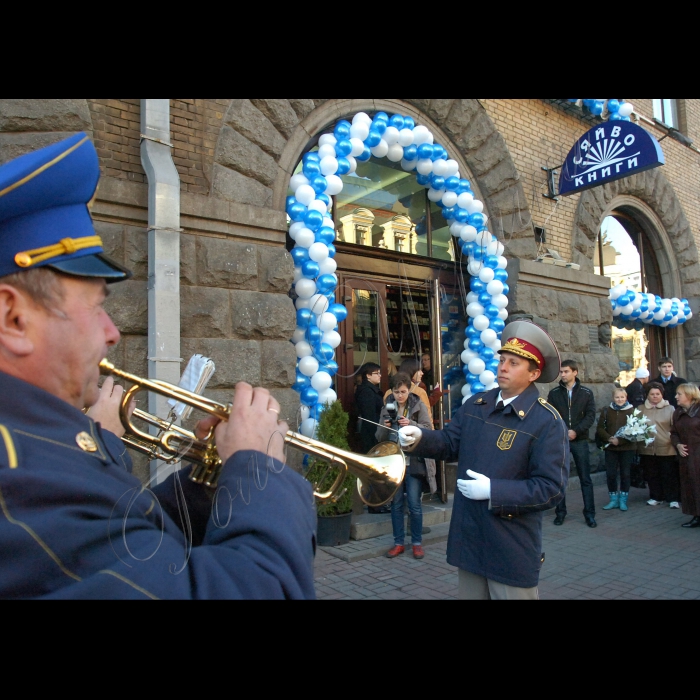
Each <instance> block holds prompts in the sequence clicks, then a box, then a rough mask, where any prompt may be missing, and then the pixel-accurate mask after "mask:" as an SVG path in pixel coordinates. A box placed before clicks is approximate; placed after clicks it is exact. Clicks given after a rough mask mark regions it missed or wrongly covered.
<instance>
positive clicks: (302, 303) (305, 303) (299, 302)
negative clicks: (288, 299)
mask: <svg viewBox="0 0 700 700" xmlns="http://www.w3.org/2000/svg"><path fill="white" fill-rule="evenodd" d="M315 285H316V283H315V282H314V286H315ZM295 288H296V285H295ZM294 308H295V309H308V308H309V299H302V298H301V297H299V298H298V299H296V300H295V301H294Z"/></svg>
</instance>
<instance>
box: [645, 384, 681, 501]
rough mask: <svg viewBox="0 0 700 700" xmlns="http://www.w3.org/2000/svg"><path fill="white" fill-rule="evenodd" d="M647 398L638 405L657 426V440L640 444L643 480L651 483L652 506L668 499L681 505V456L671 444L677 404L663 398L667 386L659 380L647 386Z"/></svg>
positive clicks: (650, 499) (651, 422)
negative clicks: (679, 480)
mask: <svg viewBox="0 0 700 700" xmlns="http://www.w3.org/2000/svg"><path fill="white" fill-rule="evenodd" d="M644 390H645V392H646V401H645V402H644V403H643V404H642V405H641V406H639V410H640V411H641V412H642V415H643V416H644V417H645V418H646V419H647V420H648V421H649V423H650V424H651V425H655V426H656V435H655V436H654V442H652V443H651V444H650V445H646V446H645V445H644V444H640V446H639V459H640V462H641V466H642V469H643V470H644V480H645V481H646V482H647V483H648V484H649V500H648V501H647V504H648V505H650V506H658V505H660V504H661V503H663V502H664V501H666V502H667V503H668V504H669V506H670V507H671V508H679V507H680V506H679V505H678V501H679V499H680V497H679V495H678V494H679V490H680V486H679V484H678V460H677V458H676V448H675V447H674V446H673V445H672V444H671V421H672V419H673V412H674V410H675V409H674V408H673V406H671V404H670V403H669V402H668V401H666V399H664V388H663V386H662V385H661V384H659V383H658V382H651V383H650V384H647V385H646V386H645V387H644Z"/></svg>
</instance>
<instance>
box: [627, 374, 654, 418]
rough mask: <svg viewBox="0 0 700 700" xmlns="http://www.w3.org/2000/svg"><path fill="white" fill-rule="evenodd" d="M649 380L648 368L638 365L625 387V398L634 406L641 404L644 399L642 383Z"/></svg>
mask: <svg viewBox="0 0 700 700" xmlns="http://www.w3.org/2000/svg"><path fill="white" fill-rule="evenodd" d="M648 381H649V370H648V369H644V367H640V368H639V369H638V370H637V372H636V373H635V375H634V381H631V382H630V383H629V384H628V385H627V388H626V391H627V400H628V401H629V402H630V403H631V404H632V405H633V406H634V407H635V408H637V406H641V405H642V404H643V403H644V402H645V401H646V394H645V391H644V385H645V384H646V383H647V382H648Z"/></svg>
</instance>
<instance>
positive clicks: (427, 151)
mask: <svg viewBox="0 0 700 700" xmlns="http://www.w3.org/2000/svg"><path fill="white" fill-rule="evenodd" d="M432 155H433V146H432V144H430V143H422V144H421V145H420V146H418V157H419V158H423V159H425V158H430V156H432Z"/></svg>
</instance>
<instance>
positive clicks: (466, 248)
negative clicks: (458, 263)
mask: <svg viewBox="0 0 700 700" xmlns="http://www.w3.org/2000/svg"><path fill="white" fill-rule="evenodd" d="M474 248H476V244H475V243H474V241H469V243H462V255H472V254H473V253H474Z"/></svg>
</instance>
